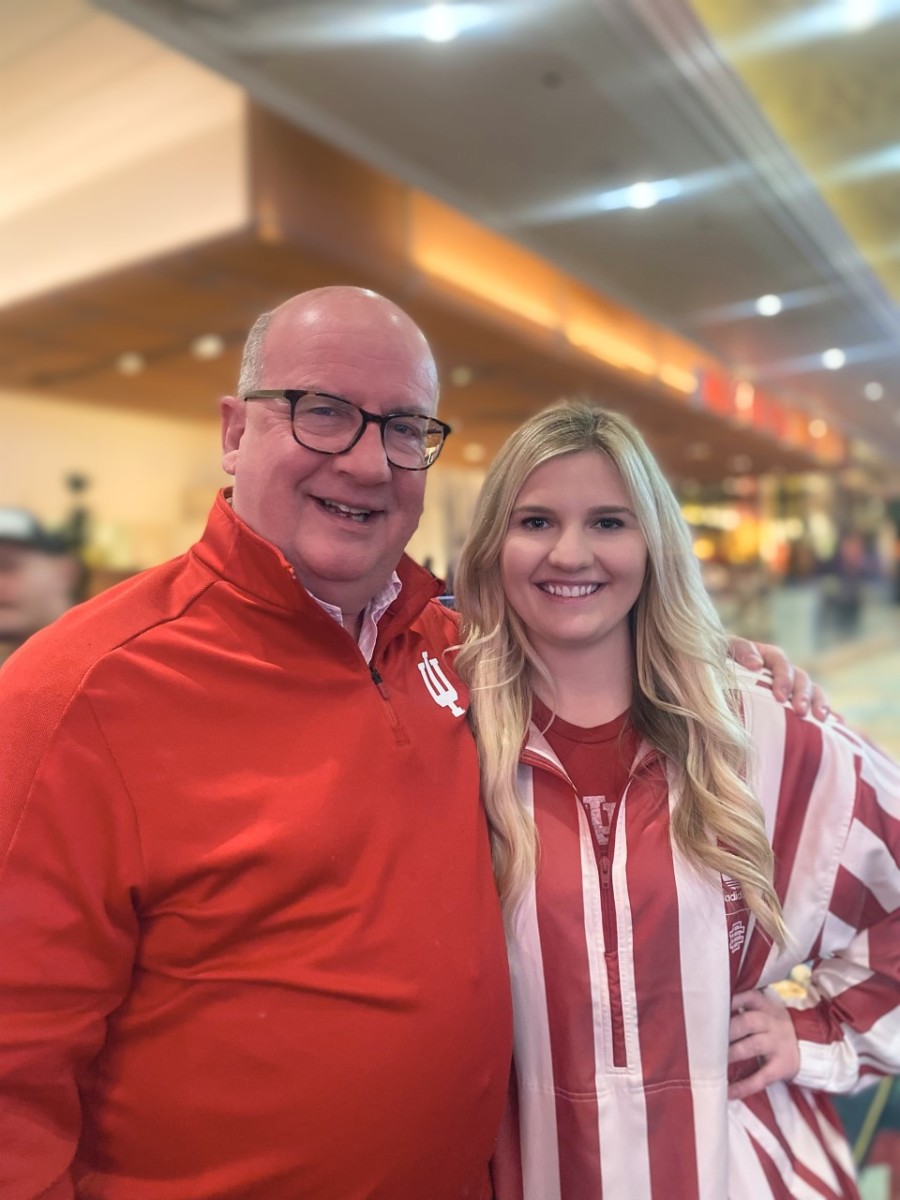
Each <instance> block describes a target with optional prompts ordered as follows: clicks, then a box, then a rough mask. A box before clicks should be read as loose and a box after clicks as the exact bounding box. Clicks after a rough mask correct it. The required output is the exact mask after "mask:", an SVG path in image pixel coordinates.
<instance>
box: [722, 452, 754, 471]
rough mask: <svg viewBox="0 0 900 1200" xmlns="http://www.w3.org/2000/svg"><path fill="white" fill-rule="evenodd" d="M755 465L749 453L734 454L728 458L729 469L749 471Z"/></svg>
mask: <svg viewBox="0 0 900 1200" xmlns="http://www.w3.org/2000/svg"><path fill="white" fill-rule="evenodd" d="M752 466H753V459H752V458H751V457H750V455H749V454H734V455H732V457H731V458H729V460H728V469H729V471H749V470H750V468H751V467H752Z"/></svg>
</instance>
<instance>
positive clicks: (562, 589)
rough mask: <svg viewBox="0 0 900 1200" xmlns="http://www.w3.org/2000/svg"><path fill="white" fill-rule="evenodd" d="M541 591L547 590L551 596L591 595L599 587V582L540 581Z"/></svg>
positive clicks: (572, 596) (570, 597)
mask: <svg viewBox="0 0 900 1200" xmlns="http://www.w3.org/2000/svg"><path fill="white" fill-rule="evenodd" d="M540 586H541V591H544V592H549V594H550V595H551V596H565V597H567V598H569V599H572V598H574V597H576V596H591V595H593V593H594V592H596V591H597V589H598V588H599V587H600V584H599V583H578V584H569V583H542V584H541V585H540Z"/></svg>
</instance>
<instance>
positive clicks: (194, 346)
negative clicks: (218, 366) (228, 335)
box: [191, 333, 225, 359]
mask: <svg viewBox="0 0 900 1200" xmlns="http://www.w3.org/2000/svg"><path fill="white" fill-rule="evenodd" d="M224 350H225V339H224V338H223V337H220V336H219V335H218V334H217V333H204V334H201V335H200V337H196V338H194V340H193V341H192V342H191V354H193V356H194V358H200V359H210V358H219V357H220V356H221V355H222V354H223V353H224Z"/></svg>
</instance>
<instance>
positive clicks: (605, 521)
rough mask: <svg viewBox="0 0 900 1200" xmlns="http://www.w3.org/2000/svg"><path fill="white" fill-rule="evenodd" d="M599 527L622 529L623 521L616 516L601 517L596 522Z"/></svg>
mask: <svg viewBox="0 0 900 1200" xmlns="http://www.w3.org/2000/svg"><path fill="white" fill-rule="evenodd" d="M597 524H598V525H599V526H600V528H601V529H622V528H623V527H624V522H623V521H621V520H620V519H619V518H618V517H601V518H600V520H599V521H598V522H597Z"/></svg>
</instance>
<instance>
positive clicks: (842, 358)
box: [822, 348, 847, 371]
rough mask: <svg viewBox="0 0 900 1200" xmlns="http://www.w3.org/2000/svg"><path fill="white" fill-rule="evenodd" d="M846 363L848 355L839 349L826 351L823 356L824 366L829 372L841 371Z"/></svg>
mask: <svg viewBox="0 0 900 1200" xmlns="http://www.w3.org/2000/svg"><path fill="white" fill-rule="evenodd" d="M846 361H847V355H846V354H845V353H844V352H843V350H838V349H837V348H833V349H831V350H826V351H825V353H824V354H823V355H822V366H823V367H824V368H825V369H826V370H827V371H839V370H840V369H841V367H842V366H843V365H844V363H845V362H846Z"/></svg>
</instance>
